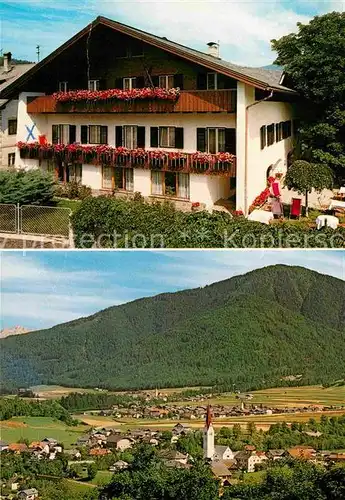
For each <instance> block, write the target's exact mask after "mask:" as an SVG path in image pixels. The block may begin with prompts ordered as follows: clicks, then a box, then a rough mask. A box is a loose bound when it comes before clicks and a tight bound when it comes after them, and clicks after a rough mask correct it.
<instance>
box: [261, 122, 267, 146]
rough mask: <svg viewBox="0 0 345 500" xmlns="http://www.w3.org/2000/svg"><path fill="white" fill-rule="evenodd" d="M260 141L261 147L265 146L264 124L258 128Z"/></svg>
mask: <svg viewBox="0 0 345 500" xmlns="http://www.w3.org/2000/svg"><path fill="white" fill-rule="evenodd" d="M260 142H261V149H264V147H265V146H266V126H265V125H263V126H262V127H261V128H260Z"/></svg>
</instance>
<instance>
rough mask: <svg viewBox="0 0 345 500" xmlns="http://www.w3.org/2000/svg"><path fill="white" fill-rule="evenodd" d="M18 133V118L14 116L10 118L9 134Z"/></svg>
mask: <svg viewBox="0 0 345 500" xmlns="http://www.w3.org/2000/svg"><path fill="white" fill-rule="evenodd" d="M16 133H17V119H16V118H13V119H11V120H8V135H16Z"/></svg>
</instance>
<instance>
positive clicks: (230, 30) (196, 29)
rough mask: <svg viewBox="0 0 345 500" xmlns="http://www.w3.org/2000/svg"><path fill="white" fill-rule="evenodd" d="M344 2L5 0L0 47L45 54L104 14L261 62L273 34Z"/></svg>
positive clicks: (30, 55) (20, 54) (268, 58)
mask: <svg viewBox="0 0 345 500" xmlns="http://www.w3.org/2000/svg"><path fill="white" fill-rule="evenodd" d="M344 7H345V0H338V1H329V0H325V1H315V2H314V1H312V0H290V1H287V0H260V1H253V0H237V1H233V0H225V1H224V0H223V1H220V0H195V1H186V0H177V1H174V2H171V1H166V0H160V1H158V2H157V1H151V2H148V1H141V0H129V1H119V0H4V1H2V2H1V12H0V14H1V20H2V22H1V38H0V48H1V49H2V50H3V51H4V52H5V51H11V52H12V53H13V54H14V55H15V57H17V58H23V59H29V60H32V61H36V45H37V44H39V45H40V46H41V55H42V57H45V56H47V55H48V54H49V53H50V52H52V51H53V50H54V49H56V48H57V47H58V46H59V45H61V44H62V43H63V42H65V41H66V40H68V39H69V38H70V37H71V36H73V35H74V34H75V33H77V32H78V31H79V30H81V29H82V28H83V27H84V26H86V25H87V24H88V23H89V22H91V21H92V20H93V19H94V18H96V17H97V16H98V15H103V16H106V17H110V18H111V19H115V20H117V21H120V22H122V23H125V24H129V25H131V26H134V27H137V28H140V29H143V30H145V31H149V32H151V33H154V34H157V35H159V36H166V37H167V38H169V39H171V40H174V41H177V42H179V43H182V44H185V45H188V46H191V47H193V48H196V49H198V50H205V47H206V43H207V42H209V41H218V40H219V41H220V43H221V56H222V58H223V59H227V60H229V61H232V62H234V63H238V64H247V65H253V66H262V65H265V64H270V63H272V62H273V60H274V58H275V55H274V54H273V53H272V52H271V50H270V40H271V39H272V38H279V37H281V36H283V35H285V34H288V33H290V32H291V31H294V30H295V29H296V23H297V22H302V23H306V22H308V21H309V20H310V19H311V18H312V17H313V16H315V15H317V14H324V13H327V12H331V11H334V10H336V11H343V10H344Z"/></svg>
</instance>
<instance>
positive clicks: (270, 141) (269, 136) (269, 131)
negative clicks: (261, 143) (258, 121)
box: [267, 123, 275, 146]
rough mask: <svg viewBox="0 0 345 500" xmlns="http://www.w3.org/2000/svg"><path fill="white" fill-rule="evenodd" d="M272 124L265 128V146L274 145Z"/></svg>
mask: <svg viewBox="0 0 345 500" xmlns="http://www.w3.org/2000/svg"><path fill="white" fill-rule="evenodd" d="M274 129H275V127H274V123H271V125H268V126H267V146H272V144H274Z"/></svg>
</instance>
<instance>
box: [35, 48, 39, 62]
mask: <svg viewBox="0 0 345 500" xmlns="http://www.w3.org/2000/svg"><path fill="white" fill-rule="evenodd" d="M36 54H37V62H40V46H39V45H36Z"/></svg>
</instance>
